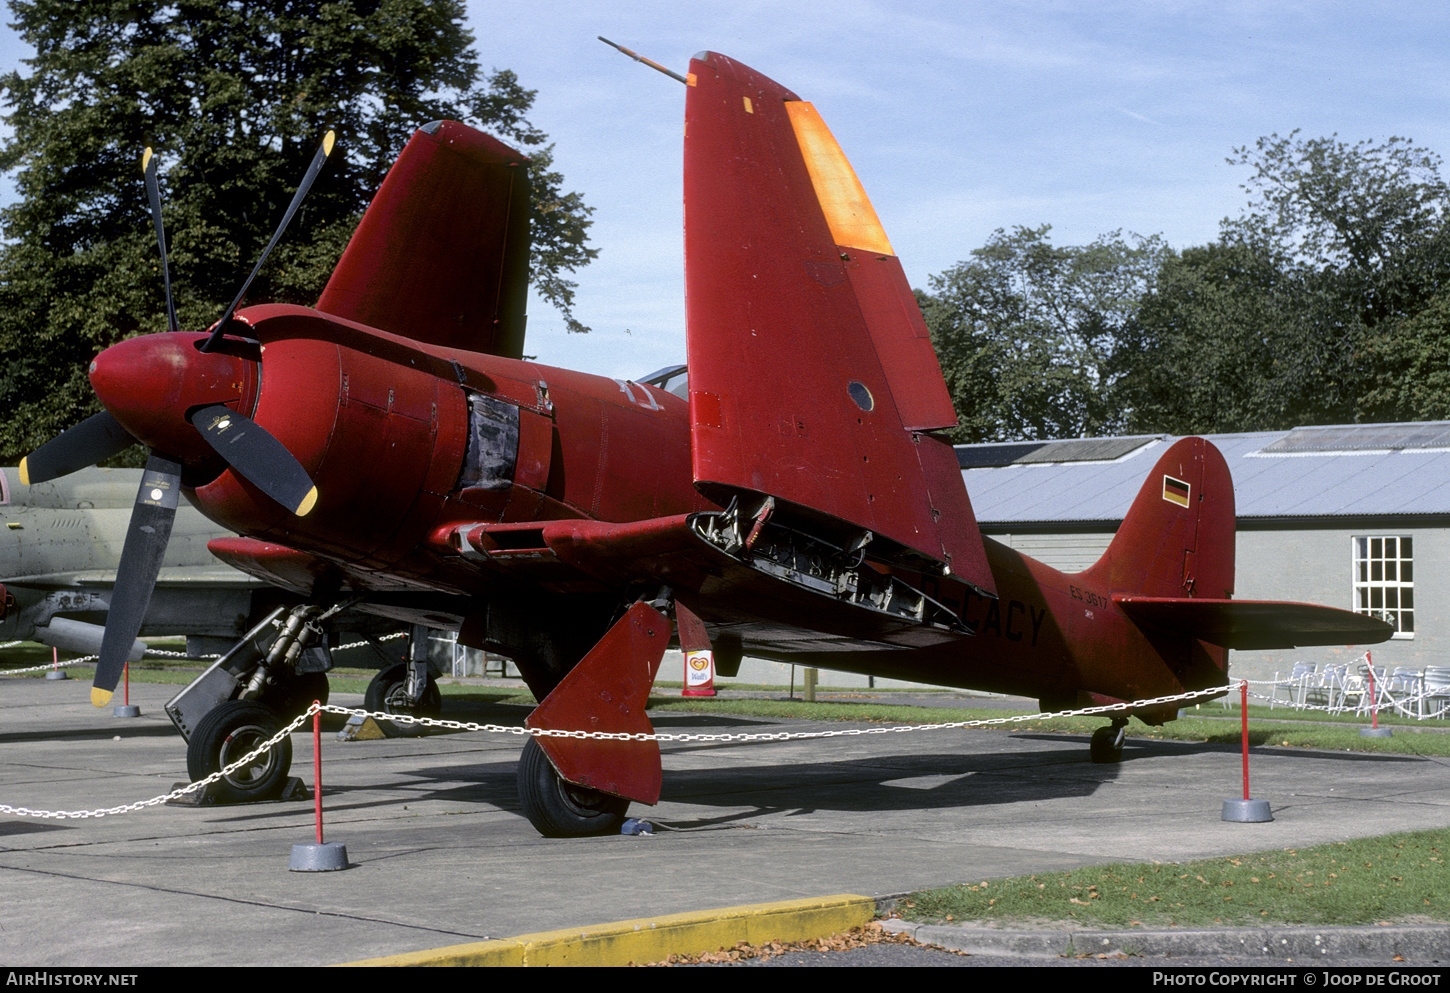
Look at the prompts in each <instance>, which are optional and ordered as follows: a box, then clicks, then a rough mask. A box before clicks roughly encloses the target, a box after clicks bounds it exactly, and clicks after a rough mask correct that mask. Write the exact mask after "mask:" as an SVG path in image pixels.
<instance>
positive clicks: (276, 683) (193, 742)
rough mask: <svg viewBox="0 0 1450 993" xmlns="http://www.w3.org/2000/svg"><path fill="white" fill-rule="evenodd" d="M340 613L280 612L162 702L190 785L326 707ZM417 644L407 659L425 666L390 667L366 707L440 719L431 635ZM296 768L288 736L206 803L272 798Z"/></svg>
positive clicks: (227, 779) (223, 782)
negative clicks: (330, 634) (181, 743)
mask: <svg viewBox="0 0 1450 993" xmlns="http://www.w3.org/2000/svg"><path fill="white" fill-rule="evenodd" d="M335 612H336V611H335V610H328V609H324V608H323V607H320V606H316V605H305V606H301V607H294V608H292V609H291V610H290V611H289V610H287V609H286V608H278V609H277V610H275V611H273V612H272V614H271V615H270V616H268V617H267V618H266V619H265V620H263V621H262V622H261V623H259V624H258V625H257V626H256V627H254V628H252V630H251V631H249V632H247V634H246V636H245V637H244V638H242V640H241V641H239V642H238V643H237V644H236V645H234V646H233V647H232V649H231V651H229V652H227V654H226V655H224V656H222V657H221V658H220V659H218V660H217V661H216V663H215V664H213V665H212V666H211V667H210V668H209V669H207V670H206V672H204V673H202V674H201V675H200V676H198V677H197V678H196V680H194V681H193V682H192V683H191V684H190V685H189V686H187V687H186V688H185V689H184V690H182V691H181V692H180V693H178V694H177V695H176V696H175V697H174V698H172V700H171V701H170V702H168V703H167V704H166V713H167V715H168V716H170V718H171V720H172V723H174V724H175V725H176V727H177V730H179V731H180V732H181V734H182V736H183V737H185V738H186V740H187V744H186V769H187V773H188V774H189V775H190V776H191V779H192V782H196V781H197V780H200V779H205V778H206V777H208V776H211V775H213V774H214V773H217V772H219V771H221V770H222V769H224V768H226V767H227V766H228V765H230V764H231V763H233V762H235V761H236V760H238V759H240V758H242V757H243V756H245V755H247V754H248V753H250V752H252V751H254V750H255V749H256V748H257V747H258V746H260V745H261V744H263V743H264V742H266V741H267V740H268V739H270V738H271V737H272V736H273V735H275V734H276V733H277V732H278V731H280V730H281V729H282V728H283V727H285V726H287V725H288V724H290V723H291V722H292V721H293V720H295V719H296V718H297V717H299V716H300V715H301V714H303V713H304V712H305V711H306V710H307V708H308V707H310V706H311V705H312V701H314V700H317V701H320V702H322V703H326V702H327V697H328V684H327V672H328V670H330V669H331V668H332V654H331V652H330V651H329V650H328V647H327V641H326V638H325V637H324V636H323V634H324V631H323V622H324V621H325V620H326V619H327V618H328V617H330V616H331V615H332V614H333V613H335ZM284 614H285V615H286V616H285V617H284V616H283V615H284ZM420 632H421V633H420ZM413 645H414V647H413V648H412V650H411V651H410V652H409V654H410V656H414V655H416V656H418V658H419V659H421V662H420V661H416V660H415V661H409V662H405V663H401V664H398V665H394V666H392V667H390V668H388V669H385V670H384V671H383V672H382V673H381V674H380V675H379V677H378V678H377V679H375V680H373V686H371V687H369V689H368V698H367V701H368V708H369V709H371V710H383V711H387V712H390V713H396V714H403V713H423V714H431V715H436V714H437V713H438V710H439V709H440V708H441V704H442V699H441V697H440V696H439V694H438V684H437V682H436V680H435V679H434V678H433V676H432V674H431V672H429V671H428V669H427V656H426V630H425V629H422V628H416V629H415V630H414V633H413ZM407 726H408V727H411V725H407ZM385 730H388V729H385ZM392 730H396V729H392ZM399 733H404V732H401V731H400V732H399ZM291 766H292V743H291V741H290V740H288V739H287V738H285V737H284V738H283V739H281V741H279V742H278V744H277V745H276V746H275V747H274V748H272V749H271V750H269V751H268V752H266V753H265V754H263V755H262V756H260V757H258V758H257V759H255V760H253V761H252V762H251V763H249V764H248V765H246V766H243V767H242V768H240V769H237V770H235V771H233V772H231V773H228V774H227V775H226V776H224V777H223V778H222V779H220V780H219V781H218V782H217V783H216V784H214V785H213V786H212V787H211V788H210V799H211V800H213V801H216V802H220V803H246V802H253V801H258V800H270V799H275V798H276V797H277V796H279V795H280V794H281V792H282V790H283V788H284V787H285V786H286V784H287V773H288V772H289V770H290V769H291Z"/></svg>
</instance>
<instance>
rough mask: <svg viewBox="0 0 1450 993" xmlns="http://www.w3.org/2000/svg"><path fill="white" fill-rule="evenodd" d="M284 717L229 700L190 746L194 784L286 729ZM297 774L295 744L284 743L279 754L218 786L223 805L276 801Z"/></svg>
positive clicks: (268, 755) (275, 749)
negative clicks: (294, 771)
mask: <svg viewBox="0 0 1450 993" xmlns="http://www.w3.org/2000/svg"><path fill="white" fill-rule="evenodd" d="M284 724H285V722H284V721H283V719H282V716H281V715H280V714H278V713H277V712H276V711H275V710H273V709H272V708H271V707H268V706H266V705H264V704H260V703H255V702H253V701H251V700H228V701H226V702H225V703H222V704H220V705H219V706H217V707H215V708H214V709H213V710H212V711H211V712H210V713H209V714H207V715H206V716H205V717H203V718H202V719H201V723H199V724H198V725H197V727H196V732H195V733H194V734H192V736H191V741H189V742H188V743H187V746H186V771H187V773H188V774H189V775H190V776H191V781H192V782H196V781H197V780H199V779H205V778H206V777H207V776H210V775H212V774H213V773H216V772H220V771H221V770H222V769H225V768H226V767H227V766H229V765H231V764H232V763H233V762H235V761H237V760H238V759H240V758H242V757H243V756H244V755H247V754H248V753H250V752H252V751H255V750H256V749H257V747H258V746H259V745H261V744H262V743H263V742H264V741H266V740H267V739H269V738H271V737H272V736H273V735H274V734H276V733H277V732H278V731H280V730H281V729H282V727H283V726H284ZM291 768H292V741H291V739H290V738H283V739H282V740H281V741H279V742H278V743H277V744H276V745H275V746H274V747H273V748H271V749H270V750H268V751H266V752H263V753H262V754H261V755H259V756H258V757H257V758H255V759H253V760H252V761H251V762H249V763H248V764H246V765H244V766H242V767H241V768H240V769H237V770H236V771H234V772H232V773H230V774H228V775H226V776H224V777H222V778H221V779H220V780H218V781H217V782H216V783H215V784H214V785H213V786H212V796H213V797H215V798H216V799H217V800H218V801H219V802H222V803H247V802H251V801H256V800H271V799H274V798H276V797H277V796H278V795H279V794H280V793H281V792H282V787H283V786H284V785H285V784H286V782H287V772H288V770H290V769H291Z"/></svg>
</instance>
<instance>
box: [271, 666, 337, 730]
mask: <svg viewBox="0 0 1450 993" xmlns="http://www.w3.org/2000/svg"><path fill="white" fill-rule="evenodd" d="M329 688H330V687H329V686H328V682H327V673H325V672H303V673H296V674H293V673H288V675H286V676H284V677H283V678H282V679H281V680H280V681H279V682H276V683H273V684H272V685H271V686H269V687H267V689H266V691H265V692H264V693H263V694H262V698H261V702H262V703H265V704H266V705H267V706H269V707H272V708H273V709H275V710H276V711H277V712H278V713H279V714H281V715H282V718H283V719H284V720H285V721H287V722H288V723H290V722H291V721H292V720H293V719H295V718H297V717H301V716H302V715H303V714H305V713H306V712H307V708H308V707H310V706H312V701H313V700H317V701H318V702H320V703H326V702H327V694H328V690H329Z"/></svg>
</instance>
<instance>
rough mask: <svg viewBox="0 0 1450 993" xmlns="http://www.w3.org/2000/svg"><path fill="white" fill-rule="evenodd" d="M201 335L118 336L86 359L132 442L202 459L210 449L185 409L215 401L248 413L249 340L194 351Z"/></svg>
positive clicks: (252, 394) (251, 381) (251, 401)
mask: <svg viewBox="0 0 1450 993" xmlns="http://www.w3.org/2000/svg"><path fill="white" fill-rule="evenodd" d="M206 339H207V336H206V335H205V334H188V333H168V334H152V335H143V336H142V337H139V338H129V339H127V340H126V341H122V342H119V343H118V344H115V345H112V346H111V347H110V348H108V349H106V350H105V351H104V352H102V353H101V354H100V355H98V356H96V358H95V360H94V361H93V362H92V363H91V368H90V377H91V387H92V388H93V389H94V390H95V391H96V396H98V397H99V398H100V401H101V403H102V404H103V405H104V406H105V408H106V410H108V411H109V412H110V413H111V416H112V417H114V418H115V419H116V420H117V421H118V422H120V424H121V426H122V427H124V428H125V429H126V430H127V431H129V432H130V433H131V435H132V436H133V437H135V438H136V439H137V440H138V441H141V442H143V443H144V444H146V445H148V446H149V447H151V448H153V449H155V450H157V451H162V452H168V453H170V454H171V455H172V456H174V457H176V458H180V459H182V460H186V459H187V458H188V457H196V458H201V457H205V456H207V455H209V454H210V451H211V449H210V448H209V447H208V446H207V444H206V442H205V441H204V440H203V439H202V438H201V436H200V435H199V434H198V433H197V432H196V430H195V429H194V428H193V427H192V426H191V424H190V422H189V421H188V420H187V417H188V415H189V414H190V413H191V412H192V411H194V410H196V409H197V408H199V407H208V406H213V405H216V404H225V405H226V406H228V407H230V408H231V409H233V410H237V411H240V412H241V413H243V414H250V412H251V408H252V407H253V406H254V405H255V403H256V396H257V360H256V358H255V357H254V356H253V355H252V354H249V353H251V352H255V351H256V349H255V346H248V345H246V344H244V343H239V342H233V341H227V342H225V343H224V345H223V347H221V348H218V349H217V350H216V351H212V352H203V351H200V350H199V349H198V347H197V346H198V345H199V344H200V343H202V342H204V341H206Z"/></svg>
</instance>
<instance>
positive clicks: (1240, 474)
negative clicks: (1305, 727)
mask: <svg viewBox="0 0 1450 993" xmlns="http://www.w3.org/2000/svg"><path fill="white" fill-rule="evenodd" d="M1373 427H1384V428H1386V429H1388V428H1394V429H1397V430H1396V431H1393V432H1391V431H1388V430H1386V431H1384V432H1380V433H1378V434H1376V433H1375V432H1373V431H1358V432H1349V433H1344V432H1341V434H1342V438H1341V439H1340V441H1339V444H1340V446H1341V447H1339V448H1338V449H1336V450H1328V451H1326V450H1324V449H1325V448H1326V447H1329V448H1333V447H1334V445H1335V443H1336V442H1335V441H1334V439H1332V438H1331V437H1329V436H1328V435H1327V434H1320V435H1319V436H1318V437H1311V438H1310V444H1309V446H1308V448H1307V450H1306V448H1305V446H1304V445H1303V444H1289V445H1284V444H1282V443H1283V442H1284V441H1285V440H1286V439H1287V438H1289V437H1290V436H1291V435H1294V434H1295V432H1290V431H1263V432H1255V433H1252V434H1222V435H1207V436H1206V437H1207V438H1208V439H1209V440H1210V441H1212V442H1213V443H1214V445H1216V446H1217V447H1218V449H1219V451H1221V452H1222V453H1223V456H1224V459H1225V460H1226V461H1227V462H1228V467H1229V472H1230V473H1231V475H1232V476H1233V481H1234V500H1235V506H1236V507H1237V511H1238V516H1239V518H1240V519H1252V518H1264V519H1273V518H1299V519H1303V518H1316V517H1392V516H1424V515H1435V514H1443V515H1450V450H1446V449H1426V448H1393V449H1392V448H1388V447H1384V442H1385V441H1386V439H1388V438H1390V436H1391V435H1393V436H1394V438H1395V439H1397V440H1398V441H1399V442H1400V443H1401V444H1403V443H1404V441H1405V440H1406V439H1412V440H1413V441H1414V442H1420V443H1424V442H1423V441H1421V440H1422V439H1424V440H1425V441H1428V440H1431V439H1441V438H1444V437H1446V436H1447V435H1450V422H1436V423H1433V424H1417V425H1405V424H1400V425H1383V426H1380V425H1357V426H1356V428H1373ZM1436 429H1439V430H1436ZM1305 430H1306V429H1303V428H1300V429H1296V431H1298V432H1304V431H1305ZM1303 438H1304V435H1303V434H1301V435H1300V439H1303ZM1371 439H1374V440H1375V441H1377V442H1379V443H1380V444H1381V447H1363V446H1364V445H1366V444H1367V443H1369V442H1370V440H1371ZM1092 440H1093V441H1101V440H1102V439H1092ZM1123 440H1124V441H1136V442H1142V440H1143V439H1141V438H1138V439H1123ZM1176 440H1178V439H1177V438H1173V437H1167V436H1163V437H1159V438H1156V439H1149V440H1148V441H1147V443H1146V444H1138V445H1137V446H1136V447H1134V448H1132V450H1131V451H1129V452H1128V453H1127V454H1126V455H1122V456H1119V457H1117V458H1114V459H1104V460H1101V461H1095V462H1063V463H1053V464H1031V463H1023V462H1021V461H1020V460H1019V461H1013V460H1011V459H1005V458H1003V459H999V460H998V462H997V464H995V465H993V464H991V463H992V461H993V456H992V454H991V452H990V451H989V449H992V448H1003V449H1008V448H1011V447H1012V445H1002V446H995V445H962V446H958V459H959V461H962V462H963V464H970V465H973V466H977V468H968V469H963V470H962V478H963V480H965V481H966V484H967V492H968V493H969V494H970V495H971V499H972V509H973V510H974V511H975V512H976V515H977V520H978V522H980V523H981V524H982V525H983V526H986V527H1006V526H1011V525H1014V524H1027V523H1050V522H1067V521H1081V522H1117V521H1120V520H1122V517H1123V515H1124V514H1125V513H1127V510H1128V507H1129V506H1131V505H1132V502H1133V498H1134V497H1136V496H1137V495H1138V490H1139V488H1140V487H1141V486H1142V485H1143V480H1144V479H1146V478H1147V475H1148V470H1150V469H1151V468H1152V467H1153V463H1154V462H1155V461H1157V459H1158V456H1160V455H1161V454H1163V452H1164V450H1165V449H1167V447H1168V446H1169V445H1171V444H1172V443H1173V442H1174V441H1176ZM1016 444H1017V445H1018V446H1020V445H1021V443H1016ZM1349 445H1354V446H1356V447H1348V446H1349ZM1019 450H1020V448H1019ZM1006 454H1008V453H1007V452H1003V455H1006ZM984 463H985V464H984ZM1003 463H1007V464H1003Z"/></svg>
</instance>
